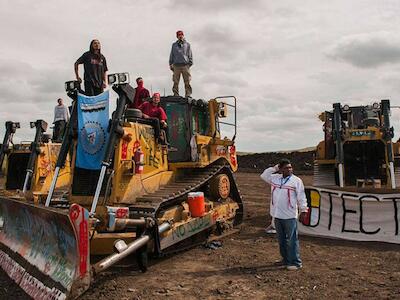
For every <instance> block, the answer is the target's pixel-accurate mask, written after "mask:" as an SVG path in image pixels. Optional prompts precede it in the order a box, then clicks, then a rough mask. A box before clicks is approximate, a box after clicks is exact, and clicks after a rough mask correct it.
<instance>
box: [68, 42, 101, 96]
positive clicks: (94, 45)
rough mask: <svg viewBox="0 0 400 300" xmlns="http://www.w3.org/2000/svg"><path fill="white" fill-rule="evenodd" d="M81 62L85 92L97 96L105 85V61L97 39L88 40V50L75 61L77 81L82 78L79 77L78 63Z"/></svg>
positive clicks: (80, 80)
mask: <svg viewBox="0 0 400 300" xmlns="http://www.w3.org/2000/svg"><path fill="white" fill-rule="evenodd" d="M80 64H83V68H84V76H83V79H84V81H85V94H86V95H87V96H97V95H99V94H101V93H102V92H103V91H104V89H105V88H106V86H107V71H108V68H107V61H106V58H105V57H104V55H103V54H101V46H100V42H99V40H92V41H91V42H90V46H89V51H87V52H85V53H83V54H82V56H81V57H79V58H78V60H77V61H76V62H75V65H74V67H75V76H76V80H78V81H79V83H81V82H82V79H81V78H80V77H79V65H80Z"/></svg>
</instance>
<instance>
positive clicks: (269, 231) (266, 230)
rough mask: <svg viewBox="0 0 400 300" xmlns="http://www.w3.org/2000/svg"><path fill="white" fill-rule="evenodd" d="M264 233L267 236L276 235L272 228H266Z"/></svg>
mask: <svg viewBox="0 0 400 300" xmlns="http://www.w3.org/2000/svg"><path fill="white" fill-rule="evenodd" d="M265 233H267V234H276V229H275V228H274V227H272V226H268V227H267V228H265Z"/></svg>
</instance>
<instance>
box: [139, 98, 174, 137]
mask: <svg viewBox="0 0 400 300" xmlns="http://www.w3.org/2000/svg"><path fill="white" fill-rule="evenodd" d="M139 109H140V110H141V111H142V118H144V119H158V120H159V121H160V129H161V136H160V138H161V142H163V143H165V144H167V135H166V132H167V114H166V113H165V111H164V109H163V108H162V107H161V106H160V93H154V94H153V97H152V99H151V101H149V102H144V103H143V104H142V105H140V106H139Z"/></svg>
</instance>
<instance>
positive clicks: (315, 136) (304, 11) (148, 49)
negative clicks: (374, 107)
mask: <svg viewBox="0 0 400 300" xmlns="http://www.w3.org/2000/svg"><path fill="white" fill-rule="evenodd" d="M399 15H400V2H399V1H398V0H393V1H385V0H381V1H376V0H363V1H355V0H354V1H348V0H344V1H339V0H332V1H320V0H315V1H307V0H305V1H301V4H300V2H299V1H294V0H293V1H285V0H284V1H266V0H265V1H262V0H202V1H200V0H165V1H152V0H146V1H129V0H113V1H111V0H104V1H92V0H86V1H72V0H70V1H58V0H52V1H41V0H36V1H19V0H12V1H7V0H0V38H1V45H2V46H1V47H0V70H1V72H0V104H1V109H0V135H1V139H2V137H3V135H4V129H3V128H4V125H3V124H4V122H5V121H6V120H13V121H20V122H21V126H23V127H24V128H23V129H20V130H19V131H18V133H17V136H16V140H30V139H32V138H33V135H34V132H33V130H32V129H29V121H34V120H36V119H40V118H42V119H45V120H47V121H48V122H51V121H52V117H53V109H54V106H55V104H56V99H57V98H58V97H65V99H67V98H66V96H65V93H64V90H63V89H64V82H65V81H67V80H70V79H73V78H74V72H73V64H74V62H75V60H76V59H77V58H78V57H79V56H80V55H81V54H82V53H83V52H84V51H87V49H88V46H89V42H90V40H92V39H93V38H98V39H99V40H100V41H101V44H102V52H103V54H104V55H105V56H106V58H107V61H108V66H109V71H110V72H124V71H128V72H130V74H131V76H132V77H133V78H135V77H137V76H139V75H140V76H142V77H143V78H144V79H145V85H146V86H147V87H148V88H150V87H151V88H152V91H153V92H155V91H160V92H161V93H164V91H165V93H166V94H170V93H171V86H172V82H171V72H170V71H169V68H168V57H169V52H170V48H171V43H172V42H173V41H174V40H175V32H176V30H178V29H181V30H183V31H184V32H185V36H186V39H187V40H188V41H189V42H190V43H191V46H192V49H193V55H194V66H193V68H192V76H193V79H192V86H193V91H194V92H193V97H194V98H203V99H210V98H212V97H215V96H222V95H235V96H236V97H237V99H238V134H237V146H238V150H240V151H253V152H264V151H273V150H289V149H299V148H303V147H308V146H314V145H316V144H317V143H318V141H319V140H321V139H322V130H321V127H322V123H321V122H320V121H319V120H318V118H317V116H318V113H319V112H320V111H323V110H329V109H331V107H332V103H333V102H341V103H347V104H371V103H373V102H375V101H379V100H380V99H390V100H391V103H392V105H400V101H399V99H400V84H399V79H400V35H399V31H400V26H399V25H400V18H399V17H398V16H399ZM181 90H183V86H181ZM67 103H68V104H69V103H70V101H69V100H68V101H67ZM392 123H393V126H394V127H395V131H396V133H397V134H396V138H397V137H398V136H399V134H398V132H400V109H393V110H392Z"/></svg>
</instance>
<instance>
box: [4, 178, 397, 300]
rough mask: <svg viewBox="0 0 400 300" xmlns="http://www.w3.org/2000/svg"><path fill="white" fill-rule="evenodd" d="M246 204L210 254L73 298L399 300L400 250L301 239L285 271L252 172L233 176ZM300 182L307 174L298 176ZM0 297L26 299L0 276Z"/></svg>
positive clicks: (194, 254) (186, 256) (131, 273)
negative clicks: (295, 267) (297, 266)
mask: <svg viewBox="0 0 400 300" xmlns="http://www.w3.org/2000/svg"><path fill="white" fill-rule="evenodd" d="M236 177H237V182H238V185H239V188H240V190H241V193H242V195H243V199H244V204H245V220H244V224H243V225H242V228H241V231H240V233H238V234H234V235H231V236H228V237H226V238H224V239H223V240H222V243H223V246H222V247H221V248H218V249H216V250H211V249H207V248H204V247H201V246H199V247H196V248H194V249H192V250H188V251H186V252H183V253H180V254H176V255H174V256H169V257H167V258H163V259H156V260H153V261H152V262H151V266H150V268H149V270H148V272H147V273H144V274H142V273H140V272H139V271H138V270H137V269H136V268H135V267H132V266H128V265H121V266H119V267H115V268H113V269H111V270H110V271H108V272H106V273H104V274H102V275H101V276H100V277H98V278H97V280H96V281H95V283H94V285H93V287H92V288H91V289H90V290H89V291H88V292H86V294H84V295H83V296H82V297H81V298H80V299H82V300H92V299H93V300H94V299H96V300H102V299H119V300H123V299H165V298H167V299H168V298H169V299H247V298H253V299H271V298H274V299H275V298H284V299H287V298H289V299H321V298H322V299H327V298H331V299H339V298H355V299H365V298H374V299H375V298H379V299H381V298H383V299H389V298H390V299H392V298H400V269H399V266H400V245H393V244H385V243H370V242H350V241H340V240H329V239H322V238H312V237H306V236H301V237H300V247H301V256H302V260H303V265H304V267H303V269H301V270H299V271H286V270H285V269H280V268H278V267H275V266H274V265H273V263H274V261H276V260H278V259H279V254H278V244H277V241H276V237H275V236H274V235H266V234H265V233H264V228H265V226H266V225H267V223H268V222H269V217H267V215H268V214H267V201H268V200H269V188H268V187H267V186H266V184H264V182H262V181H261V180H260V179H259V175H258V174H256V173H237V174H236ZM302 178H303V180H304V182H305V184H310V183H311V179H312V177H311V176H302ZM0 299H26V296H24V294H23V292H21V291H20V290H19V289H18V288H16V286H15V285H13V284H12V282H11V281H10V280H9V279H7V277H6V275H5V274H4V272H2V271H1V272H0Z"/></svg>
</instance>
